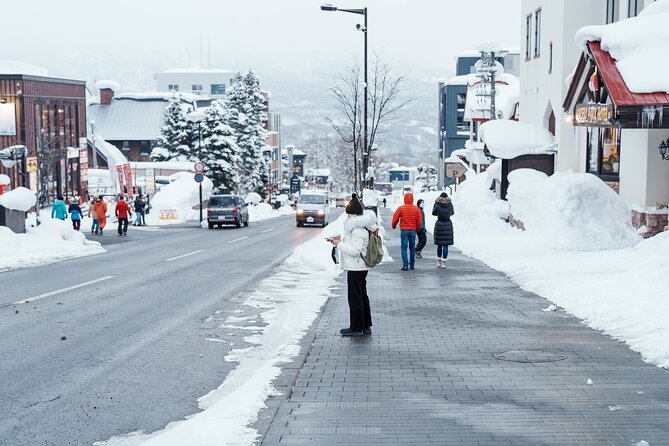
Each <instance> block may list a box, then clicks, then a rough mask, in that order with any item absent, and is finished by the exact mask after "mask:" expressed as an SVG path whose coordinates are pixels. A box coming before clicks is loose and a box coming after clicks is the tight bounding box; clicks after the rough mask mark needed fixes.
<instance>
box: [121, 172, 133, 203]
mask: <svg viewBox="0 0 669 446" xmlns="http://www.w3.org/2000/svg"><path fill="white" fill-rule="evenodd" d="M123 173H124V174H125V188H126V194H127V195H128V197H129V199H132V196H133V195H134V194H135V188H134V184H133V181H132V170H131V169H130V163H123Z"/></svg>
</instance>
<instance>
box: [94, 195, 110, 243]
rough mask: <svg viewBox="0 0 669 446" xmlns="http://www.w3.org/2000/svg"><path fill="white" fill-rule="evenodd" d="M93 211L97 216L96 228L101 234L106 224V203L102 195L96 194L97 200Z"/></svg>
mask: <svg viewBox="0 0 669 446" xmlns="http://www.w3.org/2000/svg"><path fill="white" fill-rule="evenodd" d="M93 211H95V213H96V215H97V216H98V230H99V231H100V235H102V231H103V230H104V229H105V226H106V225H107V203H105V202H104V199H103V197H102V195H99V196H98V201H96V202H95V205H94V206H93Z"/></svg>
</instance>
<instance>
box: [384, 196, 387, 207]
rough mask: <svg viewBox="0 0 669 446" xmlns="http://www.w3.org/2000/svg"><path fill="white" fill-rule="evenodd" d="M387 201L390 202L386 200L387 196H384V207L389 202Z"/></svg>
mask: <svg viewBox="0 0 669 446" xmlns="http://www.w3.org/2000/svg"><path fill="white" fill-rule="evenodd" d="M387 203H388V202H387V201H386V197H383V207H384V208H385V207H386V204H387Z"/></svg>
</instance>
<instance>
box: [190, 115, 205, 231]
mask: <svg viewBox="0 0 669 446" xmlns="http://www.w3.org/2000/svg"><path fill="white" fill-rule="evenodd" d="M204 118H205V115H204V113H203V112H201V111H197V110H194V111H192V112H190V113H188V114H187V115H186V120H188V121H189V122H192V123H193V124H195V123H197V140H198V143H197V159H198V161H202V121H204ZM198 184H199V185H200V206H199V207H200V224H202V220H203V217H202V182H201V181H200V183H198Z"/></svg>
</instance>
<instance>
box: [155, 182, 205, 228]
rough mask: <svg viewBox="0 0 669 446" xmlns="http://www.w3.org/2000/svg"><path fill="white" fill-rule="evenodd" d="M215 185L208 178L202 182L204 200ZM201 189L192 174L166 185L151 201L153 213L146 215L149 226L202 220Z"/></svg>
mask: <svg viewBox="0 0 669 446" xmlns="http://www.w3.org/2000/svg"><path fill="white" fill-rule="evenodd" d="M213 187H214V185H213V183H212V182H211V180H210V179H209V178H207V177H205V178H204V181H203V182H202V199H203V200H206V199H207V198H208V197H209V196H210V195H211V191H212V189H213ZM199 194H200V189H199V186H198V183H196V182H195V180H193V177H192V176H191V175H190V174H186V175H182V176H180V177H179V178H177V179H176V180H175V181H173V182H171V183H170V184H167V185H165V186H164V187H163V188H162V189H160V191H159V192H158V193H157V194H156V195H155V196H154V197H153V198H152V199H151V212H150V213H149V214H147V215H146V223H147V224H149V225H169V224H177V223H184V222H186V221H189V220H199V219H200V210H199V204H200V195H199Z"/></svg>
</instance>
